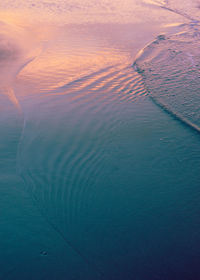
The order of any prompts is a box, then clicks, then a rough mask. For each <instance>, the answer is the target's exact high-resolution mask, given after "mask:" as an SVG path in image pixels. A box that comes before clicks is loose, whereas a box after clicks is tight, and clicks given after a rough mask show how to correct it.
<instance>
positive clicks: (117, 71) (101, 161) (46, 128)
mask: <svg viewBox="0 0 200 280" xmlns="http://www.w3.org/2000/svg"><path fill="white" fill-rule="evenodd" d="M145 94H146V91H145V89H144V86H143V81H142V78H141V77H140V75H139V74H138V73H137V72H135V71H134V70H133V68H132V67H130V66H125V67H124V66H122V65H114V66H112V67H106V68H104V69H101V70H99V71H97V72H95V73H92V74H91V75H87V76H85V77H84V78H81V79H79V80H76V81H74V82H70V83H68V84H66V85H64V86H62V87H60V88H57V89H55V90H52V91H49V92H45V93H44V92H43V93H42V94H41V96H40V98H38V96H35V97H32V98H29V99H28V100H26V104H24V119H25V121H24V128H23V132H22V136H21V141H20V145H19V150H18V164H17V169H18V172H19V174H20V176H21V177H22V178H23V179H24V181H25V184H26V186H27V188H28V189H29V191H30V193H31V194H32V196H33V198H34V200H35V201H36V204H37V205H38V207H39V208H40V209H41V212H42V213H43V215H44V216H46V218H47V220H48V221H49V223H50V224H51V225H52V226H53V227H54V228H56V230H57V231H58V232H59V233H60V235H61V236H62V237H63V239H65V241H67V243H68V245H70V246H71V247H72V248H74V250H75V251H76V252H79V255H82V257H83V259H86V260H87V261H88V262H92V258H91V256H89V255H88V253H87V249H86V248H81V246H83V244H84V242H83V240H84V238H86V236H85V232H86V230H85V228H84V227H85V226H84V224H85V223H84V219H85V218H86V216H87V215H86V212H87V211H88V209H91V207H94V206H93V205H94V202H95V200H96V190H95V188H96V187H97V186H98V187H99V185H98V184H97V182H98V180H99V178H101V177H102V176H103V174H104V173H105V170H104V165H105V162H106V161H107V152H106V151H107V148H106V147H107V145H108V143H109V142H110V141H111V140H110V138H109V137H108V135H109V134H110V133H111V132H112V131H113V130H114V129H115V127H116V126H118V125H119V123H121V122H122V119H121V117H120V115H121V114H120V111H121V110H122V107H121V106H120V105H121V104H122V103H127V102H128V103H129V102H135V101H136V99H137V98H141V96H144V95H145ZM22 106H23V105H22ZM35 108H37V112H38V113H37V114H35ZM30 158H32V159H33V160H32V161H31V162H30V160H29V159H30ZM80 224H81V226H78V225H80ZM77 228H78V229H79V232H77ZM80 230H81V233H82V234H81V233H80ZM96 265H97V264H96Z"/></svg>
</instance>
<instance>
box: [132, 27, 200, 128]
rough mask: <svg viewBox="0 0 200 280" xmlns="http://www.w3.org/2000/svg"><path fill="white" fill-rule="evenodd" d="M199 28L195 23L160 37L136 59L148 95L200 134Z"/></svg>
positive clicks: (136, 66) (135, 65) (137, 68)
mask: <svg viewBox="0 0 200 280" xmlns="http://www.w3.org/2000/svg"><path fill="white" fill-rule="evenodd" d="M199 38H200V27H199V26H198V24H196V23H195V24H194V23H193V22H192V23H191V24H189V25H187V24H185V25H184V26H182V30H181V31H180V32H179V33H177V34H174V35H172V36H165V35H160V36H158V37H157V38H156V40H154V41H153V42H152V43H150V44H149V45H147V46H146V47H145V48H144V49H143V50H142V51H141V52H140V53H139V55H138V56H137V57H136V60H135V62H134V67H135V69H136V70H137V72H138V73H140V74H141V75H142V77H143V79H144V82H145V86H146V88H147V90H148V92H149V96H150V97H151V98H152V99H154V101H155V102H156V103H157V104H159V105H160V106H161V107H162V108H164V109H165V110H167V111H168V112H169V113H171V114H173V115H174V116H175V117H176V118H178V119H180V120H181V121H182V122H184V123H185V124H187V125H188V126H190V127H191V128H193V129H195V130H196V131H198V132H200V93H199V85H200V78H199V71H200V58H199Z"/></svg>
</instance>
